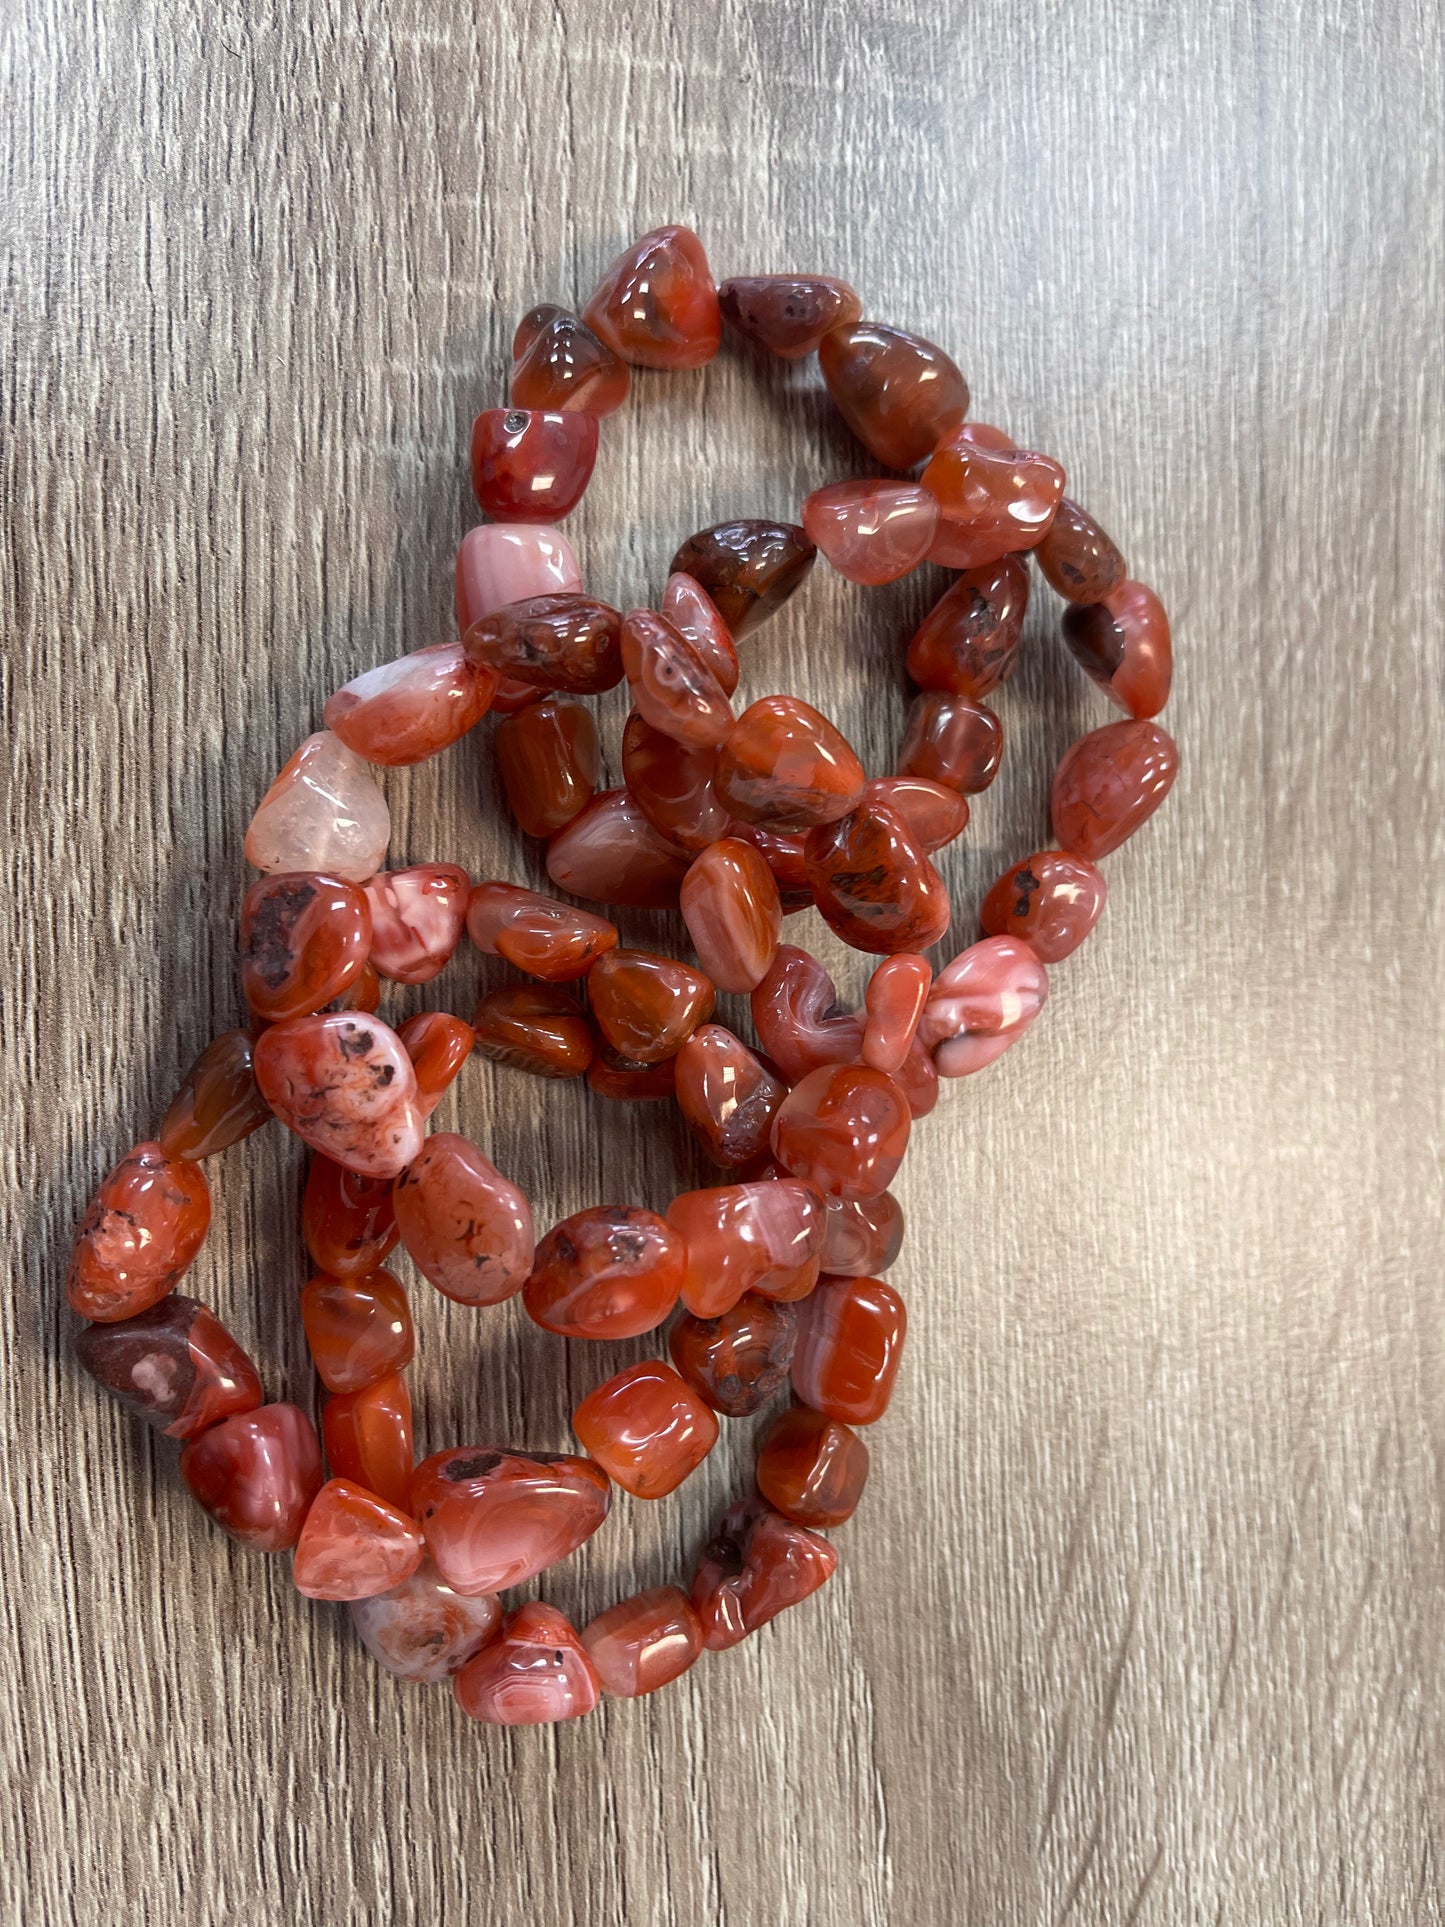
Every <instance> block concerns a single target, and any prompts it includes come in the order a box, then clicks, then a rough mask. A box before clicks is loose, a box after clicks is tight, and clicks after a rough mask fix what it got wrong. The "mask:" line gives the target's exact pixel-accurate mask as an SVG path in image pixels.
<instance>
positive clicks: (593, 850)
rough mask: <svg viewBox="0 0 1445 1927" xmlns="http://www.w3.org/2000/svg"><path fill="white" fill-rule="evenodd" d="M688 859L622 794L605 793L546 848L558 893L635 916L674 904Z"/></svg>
mask: <svg viewBox="0 0 1445 1927" xmlns="http://www.w3.org/2000/svg"><path fill="white" fill-rule="evenodd" d="M687 866H688V858H687V855H686V853H685V852H684V851H682V850H679V849H677V848H675V847H674V846H673V845H672V844H671V843H669V842H668V841H667V839H666V837H664V836H663V835H662V834H661V833H660V832H659V831H658V830H656V829H654V828H653V826H652V824H651V823H650V822H649V821H648V819H647V817H646V816H645V815H644V813H643V812H642V810H641V809H639V808H638V806H637V804H636V803H635V802H634V801H633V800H632V798H631V797H630V796H629V795H628V793H627V791H626V790H621V789H618V790H603V791H602V792H601V794H600V795H598V796H594V797H593V799H592V801H591V802H590V803H589V804H588V805H587V807H586V808H585V809H584V810H582V811H581V812H580V814H579V815H577V816H574V817H573V819H572V821H571V822H570V823H569V824H568V825H567V827H566V828H565V829H562V830H559V831H558V832H557V834H556V835H555V836H554V837H553V838H552V840H551V842H550V843H549V844H548V845H547V874H548V876H549V877H550V878H551V879H552V881H553V882H554V883H555V884H556V885H557V887H558V889H559V890H570V891H571V893H572V895H573V896H577V897H591V898H592V899H593V900H594V901H595V902H598V903H619V904H623V905H625V906H626V907H628V908H630V909H637V910H670V909H673V908H674V907H675V905H676V903H677V893H678V890H679V888H680V887H681V884H682V879H683V878H684V877H685V876H686V875H687Z"/></svg>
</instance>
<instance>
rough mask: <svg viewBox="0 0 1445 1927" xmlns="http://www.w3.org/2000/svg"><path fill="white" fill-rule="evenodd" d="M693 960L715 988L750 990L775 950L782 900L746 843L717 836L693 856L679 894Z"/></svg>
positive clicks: (768, 872) (760, 978)
mask: <svg viewBox="0 0 1445 1927" xmlns="http://www.w3.org/2000/svg"><path fill="white" fill-rule="evenodd" d="M679 901H680V904H681V908H682V916H683V921H684V923H686V925H687V930H688V935H689V936H690V937H691V938H692V947H693V949H694V950H695V951H696V952H697V960H698V962H699V963H700V964H701V965H702V967H703V969H704V970H705V971H706V972H707V974H708V976H709V977H711V978H712V980H713V982H714V983H715V984H716V985H717V987H718V989H719V990H752V989H754V988H755V987H756V986H757V985H758V984H760V983H761V982H762V981H763V978H764V977H766V976H767V974H768V971H769V969H770V968H771V967H772V962H773V958H774V956H775V955H776V953H777V948H778V937H779V934H780V933H781V931H782V928H783V904H782V898H781V897H780V896H779V895H778V885H777V881H776V879H775V878H774V876H773V873H772V871H771V870H770V869H769V868H768V866H767V864H766V862H765V861H764V860H763V858H762V857H761V856H760V855H759V854H758V852H757V851H756V850H755V849H754V848H753V846H752V844H751V843H743V842H741V841H740V840H739V839H738V838H737V837H723V838H722V839H721V840H720V841H719V842H717V843H713V844H710V845H709V846H708V848H707V849H705V850H704V851H703V852H702V854H701V855H700V856H698V857H696V858H695V859H694V861H693V865H692V868H691V869H690V870H689V871H688V873H687V875H686V876H685V877H684V878H683V880H682V889H681V891H680V893H679Z"/></svg>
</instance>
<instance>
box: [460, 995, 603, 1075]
mask: <svg viewBox="0 0 1445 1927" xmlns="http://www.w3.org/2000/svg"><path fill="white" fill-rule="evenodd" d="M473 1031H474V1033H475V1036H476V1043H477V1049H478V1050H479V1051H480V1052H481V1053H482V1055H483V1056H484V1057H490V1058H491V1059H492V1061H493V1063H496V1064H508V1065H510V1066H511V1067H512V1069H513V1070H519V1071H531V1072H532V1074H533V1075H534V1076H536V1077H583V1076H585V1075H586V1072H587V1066H588V1065H589V1064H590V1063H591V1062H592V1053H593V1042H592V1026H591V1025H590V1024H589V1023H588V1021H587V1019H586V1018H585V1017H584V1016H583V1014H582V1006H581V1005H580V1004H579V1003H578V1002H577V999H576V998H575V997H569V996H568V995H567V993H566V991H565V990H553V989H551V988H550V987H548V986H543V985H540V984H504V985H502V986H501V988H500V989H498V990H490V991H488V992H487V994H486V996H485V997H483V999H482V1001H481V1002H480V1003H479V1004H478V1005H477V1014H476V1019H475V1021H474V1024H473Z"/></svg>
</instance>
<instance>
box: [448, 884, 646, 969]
mask: <svg viewBox="0 0 1445 1927" xmlns="http://www.w3.org/2000/svg"><path fill="white" fill-rule="evenodd" d="M467 934H468V935H469V936H470V937H471V940H472V942H473V943H474V944H475V945H476V946H477V948H478V950H481V951H484V952H485V953H486V954H487V956H489V957H504V958H505V959H506V961H507V962H508V963H509V964H514V965H515V966H516V968H517V969H518V970H525V971H526V973H527V975H528V976H529V977H540V978H541V979H542V980H543V982H544V983H569V982H571V981H572V979H573V978H576V977H585V976H586V975H587V972H588V971H589V970H590V969H591V968H592V966H593V964H594V963H595V962H596V961H597V959H598V958H599V957H600V956H602V955H603V954H604V952H606V951H609V950H612V949H614V948H615V947H616V944H617V926H616V925H615V924H612V923H608V922H607V920H606V919H605V918H604V917H594V916H593V915H592V913H591V911H590V910H578V909H577V908H575V906H574V905H572V904H570V903H559V902H558V901H557V899H556V897H544V896H542V895H540V894H539V893H538V892H537V891H536V890H524V889H522V888H521V886H520V885H519V884H515V883H479V884H478V885H477V886H476V888H475V889H474V890H473V891H472V894H471V896H470V898H469V899H468V902H467Z"/></svg>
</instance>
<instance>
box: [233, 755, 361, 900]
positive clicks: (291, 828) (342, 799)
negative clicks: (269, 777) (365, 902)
mask: <svg viewBox="0 0 1445 1927" xmlns="http://www.w3.org/2000/svg"><path fill="white" fill-rule="evenodd" d="M390 836H391V816H390V813H389V812H388V810H387V807H386V798H385V797H384V796H383V795H382V793H381V791H380V790H379V789H378V788H377V787H376V784H375V783H374V782H373V781H372V777H371V772H370V771H369V770H368V768H367V766H366V764H365V763H364V762H363V761H362V760H361V758H360V757H359V756H358V755H357V754H356V753H355V751H353V750H349V749H348V748H347V747H346V745H345V743H343V742H342V740H341V738H340V737H339V736H335V735H333V734H332V733H331V731H330V730H326V729H323V730H318V731H317V732H316V734H315V735H314V736H308V737H307V738H306V741H305V742H304V743H303V744H302V745H301V747H300V748H299V749H298V750H297V751H296V753H295V755H294V756H293V757H292V758H291V760H290V762H289V763H287V765H286V767H285V768H284V769H283V770H282V771H281V774H280V775H279V776H278V777H277V778H276V781H275V782H274V783H273V784H272V785H271V787H270V789H268V790H267V792H266V794H265V795H264V796H263V797H262V798H261V801H260V803H259V804H258V806H257V809H256V814H255V815H254V816H253V817H252V818H251V824H250V828H249V829H248V830H247V831H246V861H247V862H248V863H250V864H252V865H254V867H255V868H256V869H258V870H266V871H270V872H276V871H285V872H288V873H299V872H301V871H324V872H327V873H328V874H330V875H334V876H337V877H342V878H344V879H345V880H346V881H347V882H348V883H365V882H366V880H367V878H368V877H371V876H375V874H376V872H377V871H378V870H379V869H380V868H381V866H382V864H383V862H385V860H386V846H387V842H388V840H389V839H390Z"/></svg>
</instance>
